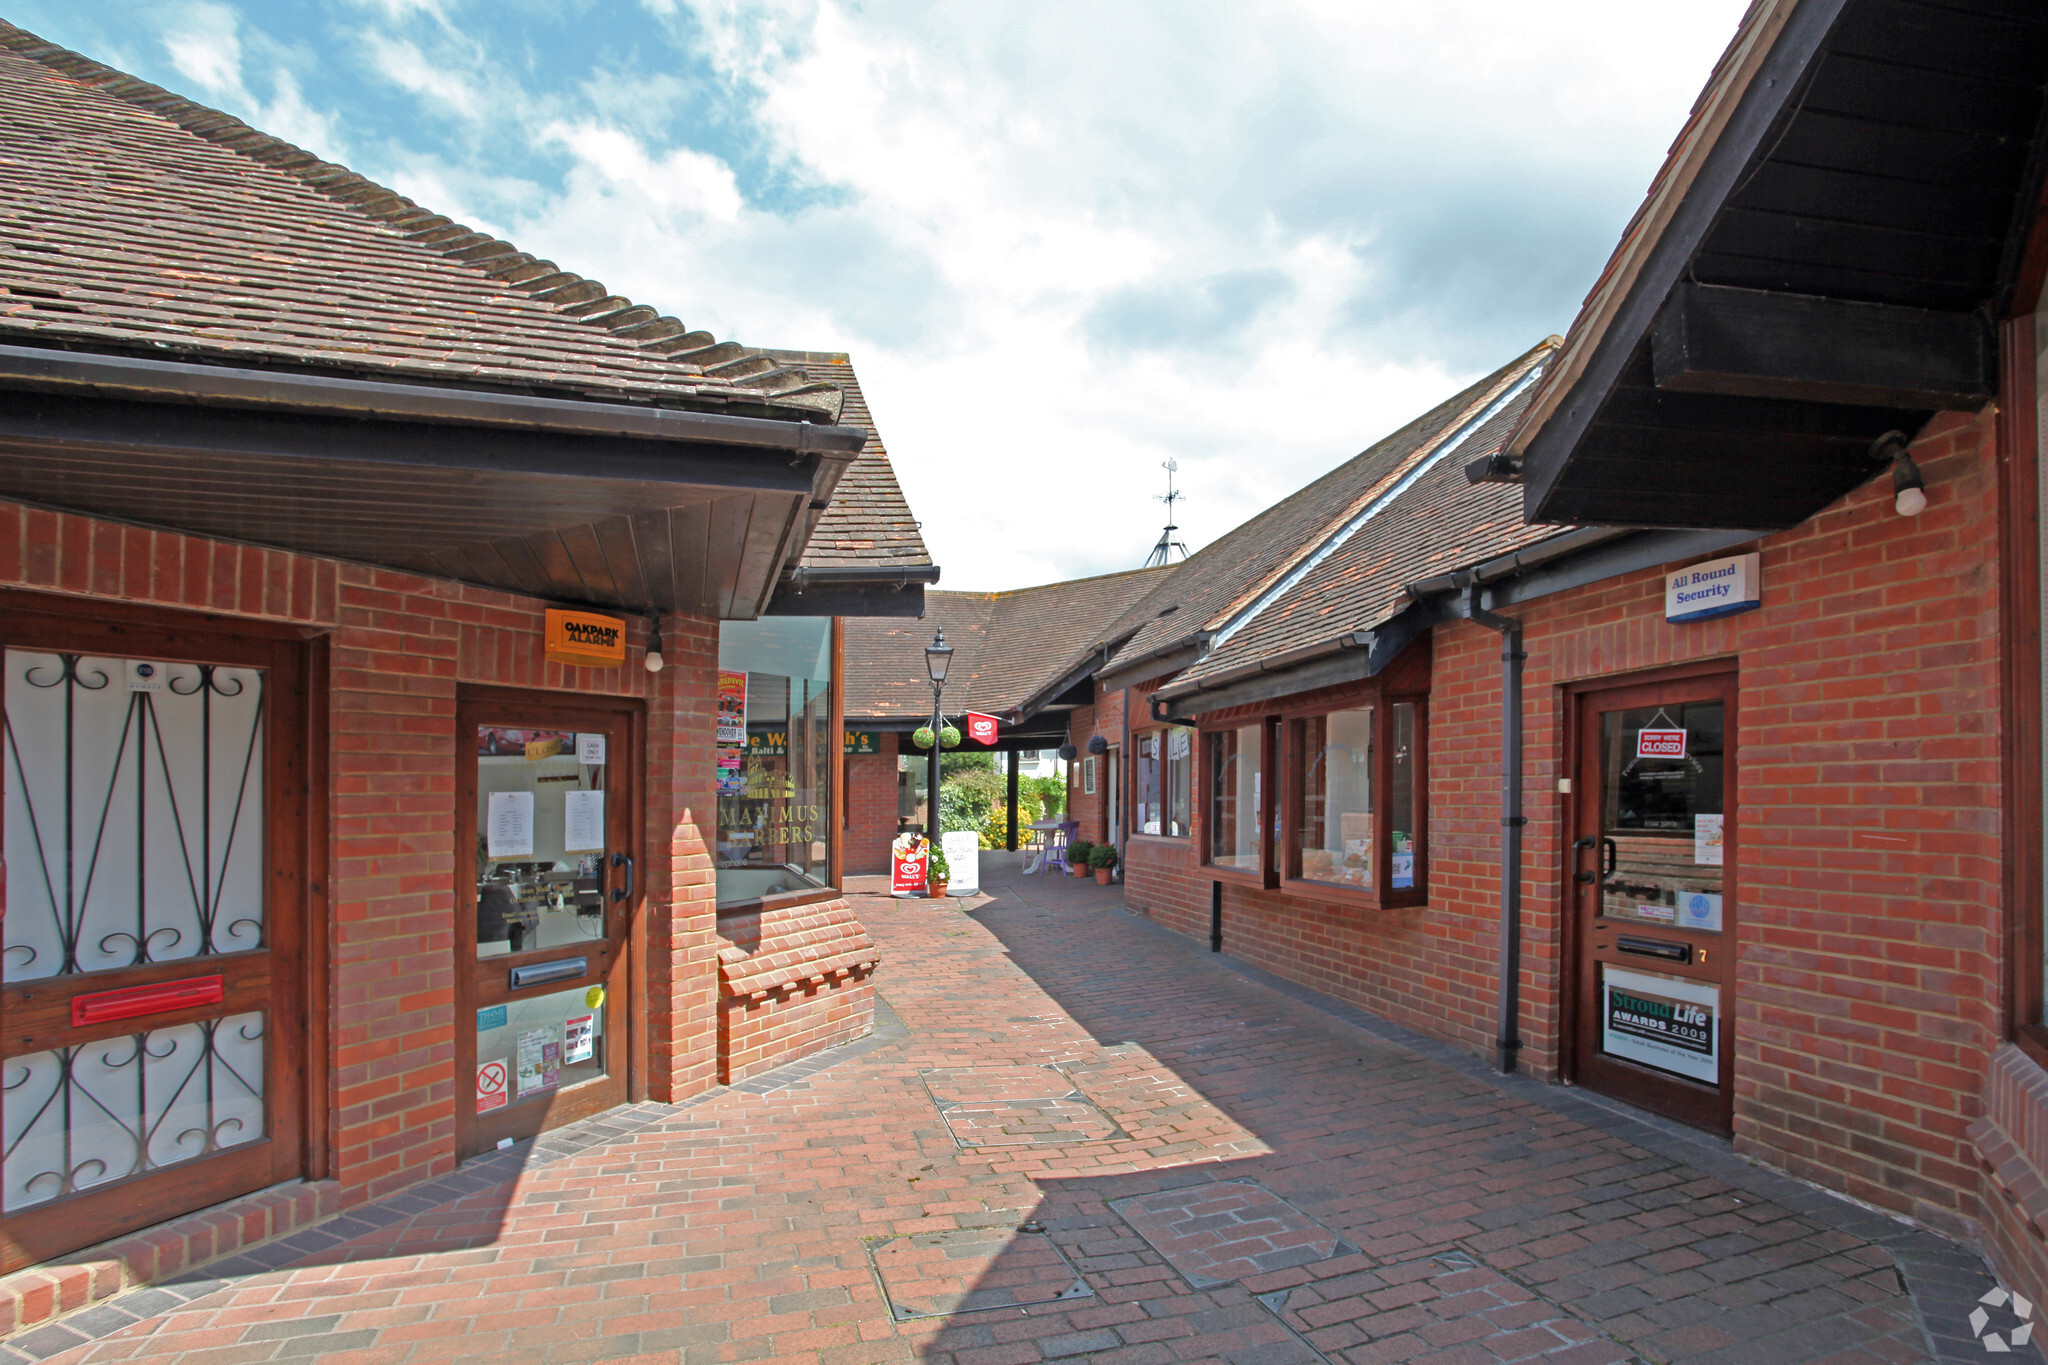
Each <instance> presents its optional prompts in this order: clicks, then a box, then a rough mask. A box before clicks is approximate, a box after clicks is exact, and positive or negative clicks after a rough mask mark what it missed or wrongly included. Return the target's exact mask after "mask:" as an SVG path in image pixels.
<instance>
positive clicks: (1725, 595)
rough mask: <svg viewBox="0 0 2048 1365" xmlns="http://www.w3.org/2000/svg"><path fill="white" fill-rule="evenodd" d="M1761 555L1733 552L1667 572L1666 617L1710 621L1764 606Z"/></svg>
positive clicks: (1666, 618) (1665, 576)
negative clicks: (1727, 555) (1733, 553)
mask: <svg viewBox="0 0 2048 1365" xmlns="http://www.w3.org/2000/svg"><path fill="white" fill-rule="evenodd" d="M1762 558H1763V557H1762V556H1761V555H1757V554H1753V553H1752V554H1746V555H1732V556H1730V557H1729V558H1727V559H1710V560H1708V561H1707V562H1706V563H1704V564H1692V565H1688V566H1687V567H1685V568H1683V569H1680V570H1678V571H1677V572H1676V573H1668V574H1665V575H1664V619H1665V620H1667V621H1709V620H1712V619H1713V618H1714V617H1716V616H1733V615H1734V614H1735V613H1736V612H1739V611H1755V610H1756V609H1757V608H1758V607H1760V606H1762V605H1763V569H1762V567H1761V563H1762Z"/></svg>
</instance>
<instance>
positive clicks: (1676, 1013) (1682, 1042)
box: [1600, 967, 1721, 1085]
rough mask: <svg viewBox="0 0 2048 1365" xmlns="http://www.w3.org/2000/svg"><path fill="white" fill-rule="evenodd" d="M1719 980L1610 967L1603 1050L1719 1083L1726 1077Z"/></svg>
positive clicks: (1604, 992)
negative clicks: (1712, 981) (1712, 982)
mask: <svg viewBox="0 0 2048 1365" xmlns="http://www.w3.org/2000/svg"><path fill="white" fill-rule="evenodd" d="M1720 1008H1721V990H1720V988H1719V987H1718V986H1708V985H1703V984H1701V983H1699V982H1697V981H1684V980H1680V979H1679V978H1677V977H1671V976H1650V975H1647V974H1645V973H1642V972H1629V971H1623V970H1621V969H1620V968H1618V967H1607V968H1605V969H1604V970H1603V972H1602V975H1601V978H1600V1050H1601V1051H1603V1052H1608V1053H1612V1054H1613V1055H1614V1056H1616V1057H1625V1058H1627V1059H1628V1060H1629V1061H1632V1062H1640V1063H1642V1064H1643V1065H1644V1066H1653V1067H1656V1068H1657V1069H1658V1070H1660V1071H1670V1072H1674V1073H1676V1074H1677V1075H1680V1076H1685V1077H1689V1078H1690V1079H1692V1080H1695V1081H1705V1082H1706V1083H1707V1084H1708V1085H1715V1084H1718V1083H1719V1082H1720V1079H1721V1056H1720V1051H1719V1049H1720V1040H1721V1032H1720V1028H1719V1022H1720V1021H1719V1019H1718V1017H1717V1016H1718V1015H1719V1013H1720Z"/></svg>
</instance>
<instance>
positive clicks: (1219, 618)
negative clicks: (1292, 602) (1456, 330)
mask: <svg viewBox="0 0 2048 1365" xmlns="http://www.w3.org/2000/svg"><path fill="white" fill-rule="evenodd" d="M1559 344H1560V343H1559V340H1558V338H1556V337H1554V336H1550V337H1545V338H1544V339H1543V340H1542V341H1539V342H1538V343H1536V345H1535V346H1533V347H1531V348H1530V349H1529V350H1527V351H1525V352H1523V353H1522V354H1521V355H1520V356H1518V357H1517V358H1516V359H1514V360H1513V361H1510V362H1509V363H1508V364H1507V365H1506V366H1504V367H1503V368H1502V369H1501V370H1499V371H1498V372H1497V373H1498V375H1499V377H1498V378H1497V379H1496V380H1495V381H1494V382H1493V383H1491V384H1489V385H1487V386H1486V388H1485V389H1484V390H1482V391H1481V392H1480V393H1479V394H1477V395H1475V396H1474V398H1473V399H1472V401H1471V402H1469V403H1467V404H1465V405H1464V406H1463V407H1461V408H1459V409H1458V410H1457V411H1456V412H1455V413H1453V414H1452V415H1451V417H1450V420H1448V421H1447V422H1445V423H1444V424H1443V426H1441V427H1439V428H1438V429H1437V430H1436V431H1435V432H1434V433H1433V434H1431V435H1430V436H1428V437H1427V438H1425V439H1424V440H1423V441H1422V442H1420V443H1419V444H1418V445H1417V446H1416V447H1415V448H1414V449H1413V450H1411V451H1410V452H1409V453H1408V454H1407V455H1406V456H1404V457H1403V458H1402V459H1401V461H1400V463H1398V464H1397V465H1395V466H1394V468H1392V469H1390V470H1388V471H1387V473H1386V474H1385V475H1383V476H1382V477H1381V478H1379V479H1378V480H1376V481H1374V482H1373V484H1372V485H1371V486H1370V487H1368V488H1366V489H1365V490H1364V491H1363V492H1361V493H1360V494H1359V495H1358V496H1357V497H1354V498H1352V499H1351V500H1350V501H1348V502H1346V503H1345V504H1344V506H1343V509H1342V510H1341V511H1340V512H1338V513H1337V514H1336V515H1335V516H1331V517H1327V518H1325V519H1324V521H1323V523H1322V525H1321V526H1320V527H1318V528H1317V530H1316V532H1315V534H1314V535H1312V536H1307V537H1304V538H1303V541H1302V543H1301V544H1300V545H1299V546H1297V547H1296V549H1295V552H1294V553H1293V554H1291V555H1289V556H1288V557H1287V558H1286V559H1284V560H1282V561H1280V563H1279V564H1277V565H1276V566H1275V567H1274V568H1273V569H1272V570H1270V571H1269V572H1267V573H1265V574H1262V575H1261V576H1260V577H1259V578H1258V579H1257V580H1256V581H1255V582H1253V583H1252V584H1251V586H1249V587H1247V588H1246V589H1245V590H1244V591H1242V592H1240V593H1239V594H1238V595H1237V596H1236V597H1234V598H1232V599H1231V601H1230V603H1229V605H1228V606H1226V607H1224V608H1223V609H1222V610H1220V611H1217V612H1215V613H1213V614H1211V615H1210V617H1209V619H1208V620H1206V621H1204V622H1203V623H1202V627H1201V628H1202V629H1203V630H1204V631H1221V630H1223V629H1224V628H1226V627H1227V626H1228V625H1229V624H1230V623H1231V622H1232V621H1234V620H1236V619H1237V617H1238V616H1239V615H1240V614H1242V613H1243V612H1244V611H1245V610H1246V609H1247V608H1248V607H1250V606H1251V605H1252V604H1253V603H1255V602H1257V601H1259V600H1260V599H1261V598H1262V597H1264V596H1265V594H1266V592H1267V590H1268V589H1270V588H1271V587H1272V586H1273V585H1274V584H1275V583H1278V582H1280V581H1281V580H1283V579H1284V578H1286V577H1287V575H1289V574H1291V573H1293V572H1294V570H1295V569H1296V568H1297V567H1299V566H1300V565H1301V564H1302V563H1303V562H1305V561H1306V560H1307V559H1308V558H1309V557H1310V556H1312V555H1314V554H1315V553H1316V551H1317V550H1319V549H1321V548H1322V546H1323V543H1324V542H1325V541H1327V540H1329V538H1330V537H1331V536H1333V535H1336V534H1337V532H1339V531H1340V530H1342V529H1343V528H1344V527H1345V526H1348V525H1350V523H1351V521H1352V520H1353V518H1355V517H1357V516H1358V514H1359V513H1361V512H1363V511H1364V510H1365V509H1366V508H1368V507H1370V506H1372V505H1373V503H1374V502H1375V501H1377V500H1378V499H1379V498H1380V497H1382V496H1383V495H1384V494H1385V493H1386V492H1387V490H1389V489H1391V488H1394V487H1397V486H1398V485H1399V484H1400V482H1401V480H1403V479H1404V478H1406V477H1407V476H1408V475H1409V473H1410V472H1412V471H1413V470H1414V469H1415V468H1416V466H1418V465H1419V464H1421V463H1422V462H1423V461H1424V460H1426V459H1428V458H1429V457H1430V456H1431V455H1433V454H1434V453H1435V452H1436V450H1437V448H1438V447H1440V446H1441V445H1442V444H1443V443H1444V442H1445V441H1448V440H1450V439H1451V438H1452V437H1453V436H1455V435H1456V434H1458V433H1459V432H1461V431H1463V430H1464V429H1465V427H1466V425H1467V424H1468V423H1470V422H1471V421H1472V419H1473V418H1474V417H1477V416H1478V415H1479V414H1481V413H1483V412H1485V411H1486V410H1487V408H1488V407H1490V406H1491V405H1492V404H1493V403H1495V402H1497V401H1498V400H1499V399H1500V397H1501V395H1503V394H1505V393H1507V392H1508V390H1510V389H1511V388H1513V387H1514V386H1515V384H1516V383H1518V382H1520V380H1521V379H1522V377H1523V376H1525V375H1526V374H1528V372H1529V370H1530V368H1531V367H1533V366H1535V365H1538V364H1541V363H1542V361H1543V360H1544V358H1545V357H1547V356H1548V355H1549V354H1550V353H1551V352H1552V351H1554V350H1556V349H1557V346H1558V345H1559Z"/></svg>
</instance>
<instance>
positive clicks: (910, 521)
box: [767, 351, 932, 569]
mask: <svg viewBox="0 0 2048 1365" xmlns="http://www.w3.org/2000/svg"><path fill="white" fill-rule="evenodd" d="M767 354H769V355H770V356H773V357H774V358H775V359H776V360H778V361H781V362H782V363H784V364H786V365H789V366H792V367H794V368H796V369H800V370H802V371H803V372H804V373H805V374H807V375H809V376H810V377H811V378H812V379H813V380H815V381H817V382H819V383H821V384H830V385H832V386H834V387H835V388H837V389H838V390H839V392H840V393H841V394H842V395H843V396H844V398H845V406H844V407H842V408H841V409H840V413H839V422H840V425H842V426H850V427H859V428H861V429H862V430H864V431H866V432H867V434H868V439H867V444H866V445H864V446H862V447H861V452H860V455H859V456H858V457H857V458H856V459H855V460H854V462H853V463H852V464H851V465H849V466H848V467H847V470H846V472H845V473H844V474H842V475H840V478H839V487H838V488H837V489H836V490H835V491H834V492H833V494H832V505H831V506H830V507H828V508H826V509H825V512H824V515H823V516H821V517H819V518H818V524H817V526H816V527H815V528H814V529H813V530H812V531H811V538H810V541H809V542H808V543H807V544H806V545H805V547H804V553H803V559H802V560H801V561H800V562H801V566H802V567H803V568H806V569H858V568H868V567H874V568H895V567H897V566H900V565H924V564H930V563H931V562H932V555H931V551H930V550H929V549H927V548H926V547H925V543H924V534H923V532H922V530H921V529H920V527H919V524H918V521H917V518H916V517H915V516H913V515H912V514H911V511H910V502H909V500H908V499H906V498H905V497H904V496H903V486H902V485H901V484H900V483H898V482H897V481H896V468H895V466H894V465H892V464H890V463H889V452H888V450H887V449H886V448H885V447H884V446H883V445H882V433H881V430H880V429H879V428H878V427H877V426H876V425H875V418H874V414H873V413H872V412H870V411H869V409H868V400H867V398H866V396H865V395H864V394H862V392H861V388H860V380H859V379H858V378H857V377H855V375H854V372H853V361H852V359H851V358H850V357H848V356H847V355H846V354H845V353H844V352H841V351H769V352H768V353H767Z"/></svg>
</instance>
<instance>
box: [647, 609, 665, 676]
mask: <svg viewBox="0 0 2048 1365" xmlns="http://www.w3.org/2000/svg"><path fill="white" fill-rule="evenodd" d="M642 662H644V663H645V664H646V665H647V671H648V672H649V673H659V672H661V670H662V667H663V665H665V664H666V663H667V662H668V660H666V659H664V658H662V657H661V618H660V617H659V616H657V617H655V618H654V624H653V625H651V626H649V627H648V630H647V658H646V659H645V660H643V661H642Z"/></svg>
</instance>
